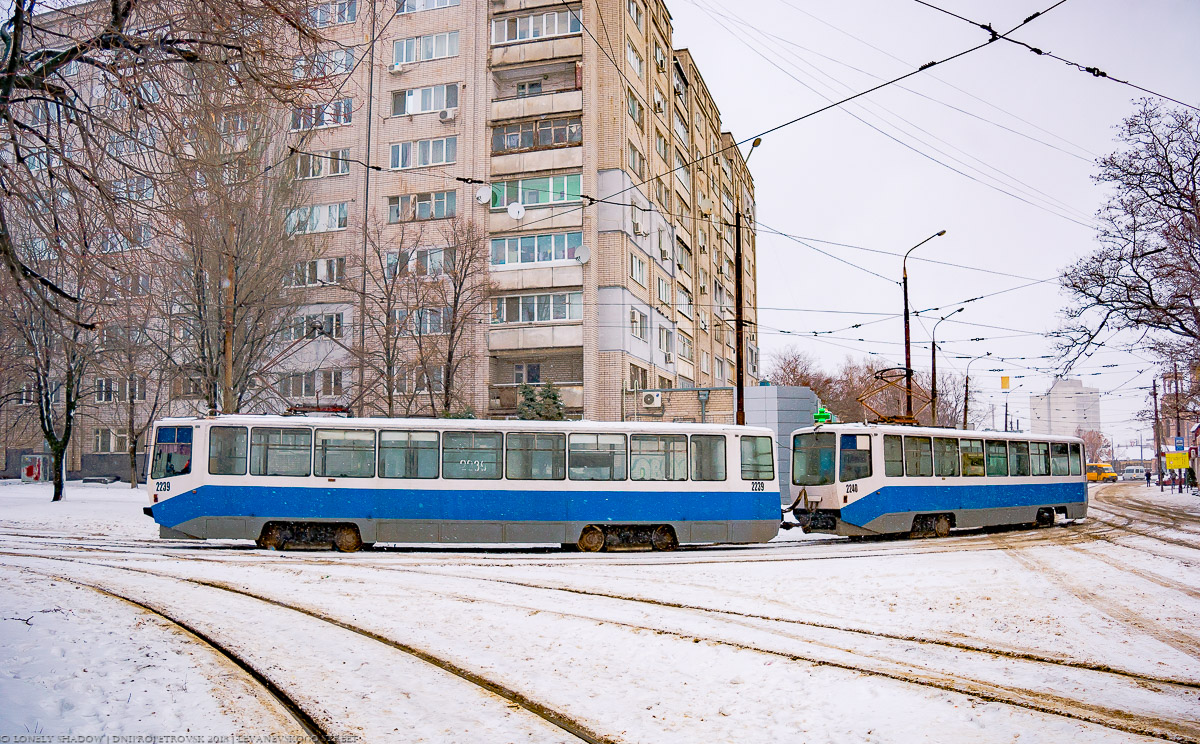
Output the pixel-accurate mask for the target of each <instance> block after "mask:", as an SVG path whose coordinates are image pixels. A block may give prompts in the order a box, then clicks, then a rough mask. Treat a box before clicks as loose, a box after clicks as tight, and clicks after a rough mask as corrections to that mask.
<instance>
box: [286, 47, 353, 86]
mask: <svg viewBox="0 0 1200 744" xmlns="http://www.w3.org/2000/svg"><path fill="white" fill-rule="evenodd" d="M352 69H354V50H353V49H332V50H327V51H323V52H317V53H315V54H313V55H312V56H310V57H297V58H296V60H295V63H294V65H293V66H292V76H293V77H295V78H296V79H297V80H306V79H311V78H321V77H332V76H334V75H344V74H346V73H348V72H350V70H352Z"/></svg>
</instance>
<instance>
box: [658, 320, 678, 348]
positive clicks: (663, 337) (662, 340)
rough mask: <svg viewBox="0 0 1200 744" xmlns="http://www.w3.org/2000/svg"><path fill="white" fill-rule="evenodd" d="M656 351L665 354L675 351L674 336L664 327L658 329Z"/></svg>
mask: <svg viewBox="0 0 1200 744" xmlns="http://www.w3.org/2000/svg"><path fill="white" fill-rule="evenodd" d="M658 350H659V351H662V352H666V353H667V354H670V353H671V352H673V351H675V334H674V332H672V331H671V329H669V328H666V327H664V326H659V328H658Z"/></svg>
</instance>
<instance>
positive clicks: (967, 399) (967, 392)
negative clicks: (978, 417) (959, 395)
mask: <svg viewBox="0 0 1200 744" xmlns="http://www.w3.org/2000/svg"><path fill="white" fill-rule="evenodd" d="M991 355H992V352H990V351H989V352H988V353H986V354H984V355H983V356H977V357H975V358H974V359H972V360H971V361H969V362H967V374H966V385H965V386H964V388H963V429H966V428H967V408H968V407H969V406H970V405H971V365H972V364H974V363H975V362H978V361H979V360H980V359H987V358H988V357H990V356H991Z"/></svg>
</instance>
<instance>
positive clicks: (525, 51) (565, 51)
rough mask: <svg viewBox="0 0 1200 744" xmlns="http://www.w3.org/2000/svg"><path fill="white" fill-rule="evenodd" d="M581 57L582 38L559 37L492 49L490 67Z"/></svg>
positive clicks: (521, 42)
mask: <svg viewBox="0 0 1200 744" xmlns="http://www.w3.org/2000/svg"><path fill="white" fill-rule="evenodd" d="M582 56H583V36H559V37H552V38H549V39H542V40H540V41H520V42H516V43H514V44H506V45H504V46H495V47H492V66H493V67H500V66H503V65H519V64H526V63H529V62H543V61H546V60H551V59H561V58H565V57H582Z"/></svg>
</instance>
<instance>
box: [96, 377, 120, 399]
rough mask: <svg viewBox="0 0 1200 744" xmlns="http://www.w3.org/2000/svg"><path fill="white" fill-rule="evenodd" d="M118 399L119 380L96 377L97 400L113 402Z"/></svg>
mask: <svg viewBox="0 0 1200 744" xmlns="http://www.w3.org/2000/svg"><path fill="white" fill-rule="evenodd" d="M116 399H117V381H116V380H115V379H113V378H111V377H97V378H96V402H97V403H112V402H113V401H114V400H116Z"/></svg>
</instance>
